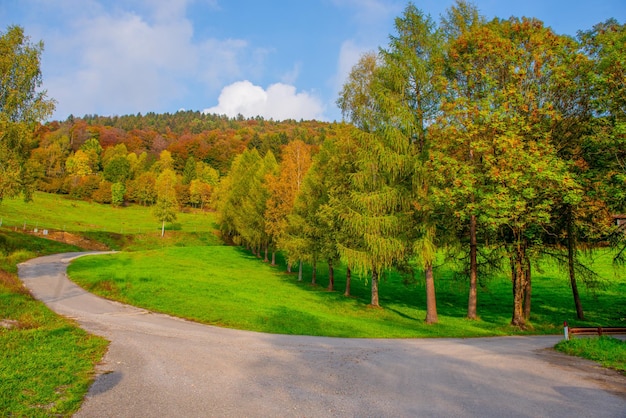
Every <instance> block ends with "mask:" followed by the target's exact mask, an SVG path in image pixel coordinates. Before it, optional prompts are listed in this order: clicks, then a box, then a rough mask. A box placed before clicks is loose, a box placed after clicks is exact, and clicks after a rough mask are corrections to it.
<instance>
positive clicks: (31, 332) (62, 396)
mask: <svg viewBox="0 0 626 418" xmlns="http://www.w3.org/2000/svg"><path fill="white" fill-rule="evenodd" d="M0 249H1V251H0V321H2V326H0V416H24V417H39V416H41V417H48V416H69V415H71V414H72V413H73V412H75V411H76V410H77V409H78V408H79V407H80V404H81V403H82V400H83V397H84V395H85V393H86V392H87V390H88V388H89V385H90V384H91V382H92V381H93V377H94V365H95V364H96V363H98V362H99V361H100V359H101V358H102V356H103V355H104V352H105V350H106V347H107V345H108V343H107V341H106V340H104V339H102V338H99V337H94V336H91V335H89V334H87V333H86V332H85V331H83V330H82V329H80V328H78V327H77V326H76V325H75V323H74V322H72V321H70V320H68V319H65V318H62V317H60V316H58V315H56V314H54V313H52V312H51V311H50V310H49V309H48V308H47V307H46V306H45V305H44V304H43V303H41V302H38V301H35V300H34V299H33V298H32V297H31V296H30V294H29V293H28V291H26V289H25V288H24V287H23V286H22V284H21V282H20V281H19V280H18V278H17V276H16V274H15V273H16V271H17V268H16V265H17V264H18V263H20V262H22V261H25V260H27V259H29V258H33V257H37V256H40V255H46V254H52V253H58V252H67V251H77V250H78V248H77V247H74V246H69V245H65V244H61V243H57V242H54V241H49V240H44V239H41V238H37V237H33V236H30V235H24V234H18V233H15V232H12V231H7V230H5V229H3V230H0Z"/></svg>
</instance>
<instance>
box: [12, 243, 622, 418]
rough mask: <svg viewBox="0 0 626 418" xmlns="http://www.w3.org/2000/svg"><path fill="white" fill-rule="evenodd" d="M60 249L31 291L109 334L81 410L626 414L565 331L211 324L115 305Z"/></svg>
mask: <svg viewBox="0 0 626 418" xmlns="http://www.w3.org/2000/svg"><path fill="white" fill-rule="evenodd" d="M84 254H92V253H70V254H57V255H53V256H47V257H41V258H37V259H33V260H30V261H28V262H25V263H22V264H21V265H20V266H19V276H20V278H21V280H22V281H23V282H24V284H25V285H26V286H27V288H28V289H30V291H31V292H32V294H33V295H34V296H35V297H36V298H38V299H40V300H42V301H43V302H44V303H46V304H47V305H48V306H49V307H50V308H51V309H53V310H54V311H56V312H58V313H59V314H62V315H65V316H68V317H71V318H73V319H75V320H76V321H77V322H78V323H79V324H80V326H81V327H83V328H85V329H86V330H88V331H89V332H92V333H94V334H98V335H101V336H103V337H105V338H107V339H109V340H110V341H111V345H110V347H109V351H108V352H107V354H106V356H105V358H104V359H103V362H102V364H101V365H100V366H99V370H98V372H99V374H98V377H97V378H96V380H95V382H94V384H93V385H92V387H91V389H90V391H89V393H88V394H87V397H86V399H85V402H84V404H83V406H82V408H81V409H80V410H79V411H78V413H77V414H76V415H75V416H77V417H101V416H107V417H137V416H152V417H170V416H177V417H180V416H185V417H207V416H216V417H242V416H272V417H273V416H280V417H305V416H306V417H328V416H333V417H357V416H358V417H539V416H541V417H572V416H576V417H620V418H625V417H626V377H624V376H622V375H620V374H619V373H616V372H612V371H610V370H605V369H603V368H601V367H599V366H598V365H596V364H595V363H593V362H589V361H586V360H582V359H577V358H572V357H569V356H565V355H563V354H560V353H557V352H555V351H553V350H552V349H551V348H550V347H552V346H553V345H554V344H556V342H558V341H559V340H560V336H536V337H534V336H533V337H527V336H524V337H502V338H500V337H498V338H476V339H401V340H381V339H342V338H325V337H307V336H286V335H272V334H262V333H255V332H247V331H238V330H231V329H224V328H218V327H212V326H207V325H201V324H197V323H194V322H190V321H185V320H182V319H178V318H173V317H170V316H167V315H162V314H156V313H151V312H148V311H145V310H143V309H139V308H136V307H132V306H128V305H124V304H120V303H117V302H112V301H108V300H105V299H102V298H99V297H97V296H95V295H92V294H90V293H88V292H86V291H85V290H83V289H81V288H80V287H78V286H77V285H75V284H74V283H72V282H71V281H69V280H68V279H67V276H66V268H67V264H68V263H69V261H70V260H71V259H72V258H74V257H76V256H80V255H84Z"/></svg>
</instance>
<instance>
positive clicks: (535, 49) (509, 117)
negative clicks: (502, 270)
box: [436, 18, 580, 327]
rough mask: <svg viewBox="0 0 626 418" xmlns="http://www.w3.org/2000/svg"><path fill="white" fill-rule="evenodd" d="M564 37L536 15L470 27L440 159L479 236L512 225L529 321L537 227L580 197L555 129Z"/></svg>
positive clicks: (454, 66)
mask: <svg viewBox="0 0 626 418" xmlns="http://www.w3.org/2000/svg"><path fill="white" fill-rule="evenodd" d="M561 42H562V39H560V38H558V37H557V36H555V35H554V34H553V33H552V32H551V31H550V30H549V29H548V28H544V27H543V25H542V24H541V22H539V21H537V20H533V19H522V20H518V19H513V18H511V19H510V20H509V21H499V20H494V21H493V22H491V23H489V24H485V25H476V26H474V27H472V28H471V29H470V30H468V31H466V32H464V33H462V34H461V35H460V36H459V37H458V38H457V39H456V40H455V41H454V42H452V43H451V44H450V47H449V56H448V57H449V60H448V74H449V75H450V78H449V81H448V82H447V84H446V87H447V91H446V97H445V101H444V105H443V113H442V118H441V120H440V121H439V123H438V125H437V129H438V133H439V141H437V152H438V154H437V156H436V157H437V158H436V161H437V165H438V170H439V172H441V173H446V174H445V177H446V180H445V181H444V182H443V183H444V184H447V185H448V186H447V187H444V188H443V189H442V191H443V194H442V197H445V199H447V200H449V202H450V203H451V206H452V208H453V210H454V213H456V214H457V216H458V217H459V219H461V220H462V221H465V222H466V221H469V222H470V233H471V234H472V235H474V234H475V231H476V228H477V226H478V225H480V227H482V228H484V229H485V230H491V231H492V232H500V233H502V234H503V237H504V238H505V239H506V241H507V243H508V247H509V254H510V259H511V263H512V281H513V294H514V309H513V317H512V320H511V323H512V324H513V325H515V326H520V327H524V326H525V315H524V308H523V306H524V299H525V297H529V293H528V288H529V287H528V285H529V277H530V276H529V266H530V263H529V254H530V253H529V248H530V246H531V245H535V244H537V242H538V241H540V239H541V237H540V235H538V234H537V233H536V232H537V230H541V229H542V228H543V227H545V226H546V225H549V224H550V222H551V209H552V207H553V206H554V205H555V204H556V203H557V202H559V201H565V202H571V203H577V202H578V201H579V200H580V193H579V188H578V186H577V184H576V182H575V181H574V179H573V178H572V176H570V175H569V173H568V172H567V169H566V166H565V164H564V163H563V161H562V160H560V159H559V158H558V156H557V153H556V149H555V147H554V143H553V140H552V132H551V129H550V127H551V124H550V121H551V120H552V119H553V118H557V117H560V115H559V114H558V112H556V110H555V107H554V105H553V104H552V101H551V97H550V96H549V95H548V94H547V92H549V91H550V88H551V82H552V81H553V80H554V78H556V77H559V75H560V72H561V71H562V69H563V61H562V59H561V56H560V52H561ZM468 203H469V204H468ZM474 217H475V219H476V224H475V225H472V219H473V218H474ZM474 236H475V235H474ZM470 243H471V244H470V245H475V243H476V241H475V238H471V240H470Z"/></svg>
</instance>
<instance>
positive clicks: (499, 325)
mask: <svg viewBox="0 0 626 418" xmlns="http://www.w3.org/2000/svg"><path fill="white" fill-rule="evenodd" d="M283 271H284V270H283V269H282V268H280V267H278V268H271V267H270V266H268V265H266V264H263V263H262V262H261V261H260V260H258V259H256V258H255V257H252V256H250V255H249V254H248V253H247V252H245V251H242V250H241V249H238V248H234V247H224V246H204V247H187V248H165V249H161V250H152V251H145V252H138V253H121V254H111V255H106V256H97V257H87V258H81V259H78V260H76V261H74V263H73V264H72V265H71V266H70V269H69V274H70V276H71V277H72V279H73V280H75V281H77V282H78V283H79V284H81V285H82V286H84V287H86V288H87V289H89V290H90V291H93V292H95V293H99V294H102V295H104V296H106V297H110V298H113V299H118V300H122V301H124V302H128V303H131V304H135V305H139V306H142V307H145V308H148V309H153V310H157V311H161V312H167V313H172V314H174V315H178V316H182V317H185V318H190V319H194V320H197V321H201V322H205V323H210V324H216V325H223V326H228V327H233V328H242V329H251V330H256V331H265V332H273V333H286V334H309V335H328V336H344V337H383V338H405V337H432V336H449V337H452V336H453V337H470V336H486V335H506V334H512V333H517V332H518V331H517V330H516V329H513V328H511V327H509V325H508V324H509V321H510V311H511V306H510V303H511V301H510V299H511V298H510V293H511V289H510V282H509V281H508V279H506V278H505V277H495V278H493V279H492V280H491V282H490V283H489V284H488V287H487V288H485V289H482V290H481V292H480V294H479V314H480V316H481V320H480V321H468V320H466V319H465V318H464V317H465V306H466V303H467V302H466V297H467V296H466V295H467V289H466V285H465V283H461V282H457V281H455V280H452V279H446V278H445V276H446V275H448V276H450V273H449V272H445V271H443V272H440V275H443V276H444V277H443V278H440V279H439V280H438V281H437V287H438V288H437V296H438V308H439V320H440V323H439V324H437V325H430V326H429V325H425V324H424V323H423V319H424V317H425V302H424V289H423V285H422V284H421V281H419V280H418V281H417V283H416V284H411V285H405V284H404V283H403V279H402V277H399V276H396V275H389V276H387V277H386V278H385V279H384V281H383V282H382V283H381V286H380V298H381V305H382V306H383V309H371V308H370V307H368V302H369V289H368V286H367V284H366V283H365V281H364V280H358V279H357V280H353V287H352V294H353V295H354V297H352V298H346V297H344V296H343V289H344V286H345V284H344V282H343V280H342V278H343V272H342V271H341V270H339V271H338V272H337V276H338V277H337V280H336V286H337V289H338V291H335V292H328V291H326V289H325V286H326V285H327V282H326V275H325V272H324V269H323V268H321V267H320V269H319V271H318V274H319V282H318V283H319V285H318V286H315V287H313V286H311V285H310V284H308V283H305V282H298V281H297V278H296V276H294V275H287V274H284V273H283ZM559 276H560V277H559ZM607 283H610V284H609V285H608V287H607V289H606V290H603V291H598V292H596V293H595V294H591V293H588V292H583V295H582V297H583V306H585V308H586V310H587V317H588V318H589V320H590V321H589V322H588V323H589V324H591V323H598V324H602V325H618V324H619V323H620V320H621V318H623V317H624V316H626V313H625V312H623V309H625V308H626V284H623V283H619V282H616V281H611V280H609V279H607ZM533 289H534V293H535V298H534V306H533V316H532V318H531V319H532V324H533V326H534V329H532V330H531V331H530V332H532V333H559V332H561V329H562V323H563V321H564V320H567V321H569V322H571V323H576V321H574V320H572V317H573V315H575V312H574V310H573V303H572V297H571V294H570V291H569V288H568V286H567V281H566V280H565V279H564V278H563V277H562V275H560V274H559V272H558V271H557V270H555V269H554V268H551V269H550V268H546V270H545V272H544V273H543V274H539V273H537V274H535V280H534V283H533ZM619 309H622V311H619Z"/></svg>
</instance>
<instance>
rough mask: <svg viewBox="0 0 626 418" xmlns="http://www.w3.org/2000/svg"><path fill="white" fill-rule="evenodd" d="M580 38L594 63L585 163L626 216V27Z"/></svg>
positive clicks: (615, 238)
mask: <svg viewBox="0 0 626 418" xmlns="http://www.w3.org/2000/svg"><path fill="white" fill-rule="evenodd" d="M578 38H579V40H580V42H581V44H582V46H583V51H584V52H585V54H586V55H587V56H588V57H589V58H590V59H591V60H592V63H593V77H592V79H591V95H590V96H591V105H592V111H593V115H594V119H593V123H592V126H591V133H590V135H588V137H587V138H586V139H587V140H586V141H585V150H587V152H588V158H587V159H586V160H585V161H586V163H587V164H588V167H589V169H590V171H592V172H593V173H595V174H596V176H597V178H598V179H600V181H599V182H597V181H596V182H594V183H596V184H601V185H602V190H599V191H600V192H601V193H602V195H603V196H604V197H605V202H606V203H607V206H608V208H609V209H610V210H611V211H612V212H613V213H624V212H626V187H625V184H626V87H625V86H624V79H625V78H626V24H620V23H619V22H618V21H617V20H615V19H609V20H607V21H605V22H602V23H599V24H597V25H595V26H594V27H593V28H592V29H591V30H587V31H581V32H579V34H578ZM625 237H626V235H625V234H624V233H623V229H622V230H621V231H620V230H619V228H618V230H617V231H614V232H613V234H612V242H613V243H614V244H615V245H617V246H619V248H620V251H618V253H617V256H616V258H615V261H616V262H619V263H624V262H625V261H626V243H625V242H624V239H625Z"/></svg>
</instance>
